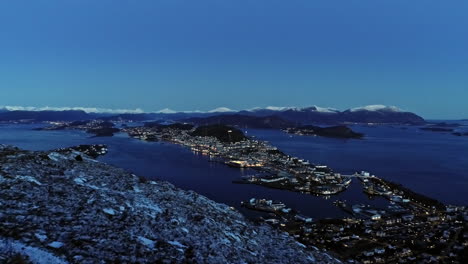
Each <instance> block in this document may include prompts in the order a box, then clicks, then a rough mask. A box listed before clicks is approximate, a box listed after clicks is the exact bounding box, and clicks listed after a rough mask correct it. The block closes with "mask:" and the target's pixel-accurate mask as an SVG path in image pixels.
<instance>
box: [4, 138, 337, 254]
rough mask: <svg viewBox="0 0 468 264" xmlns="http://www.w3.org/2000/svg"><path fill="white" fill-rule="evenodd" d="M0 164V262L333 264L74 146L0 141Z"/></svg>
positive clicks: (216, 207) (224, 210)
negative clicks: (41, 148) (37, 147)
mask: <svg viewBox="0 0 468 264" xmlns="http://www.w3.org/2000/svg"><path fill="white" fill-rule="evenodd" d="M78 156H79V157H78ZM0 165H1V166H0V184H1V186H2V188H0V263H3V262H5V261H8V260H11V259H10V258H13V257H14V256H17V253H19V254H20V257H21V258H23V259H29V261H32V262H33V263H336V261H335V260H333V259H329V258H328V257H327V255H326V254H324V253H322V252H320V251H317V250H314V249H310V250H306V249H304V248H303V245H301V244H298V243H297V242H296V241H295V240H294V239H293V238H291V237H290V236H288V235H287V234H285V233H282V232H279V231H276V230H274V229H272V228H271V227H269V226H266V225H254V224H252V223H250V222H249V221H247V220H246V219H245V218H244V217H243V216H242V215H241V214H240V213H239V212H238V211H236V210H233V209H230V208H229V207H228V206H226V205H223V204H218V203H216V202H213V201H211V200H209V199H208V198H206V197H204V196H201V195H199V194H197V193H195V192H193V191H183V190H180V189H177V188H175V187H174V186H173V185H171V184H169V183H167V182H160V181H157V182H156V181H147V180H145V179H142V178H139V177H137V176H135V175H133V174H130V173H128V172H125V171H124V170H122V169H118V168H115V167H112V166H109V165H106V164H104V163H101V162H97V161H95V160H92V159H90V158H87V157H86V156H85V155H84V154H81V153H79V152H76V151H75V150H70V151H69V150H67V149H65V150H60V151H52V152H29V151H23V150H20V149H17V148H13V147H8V146H1V145H0ZM41 258H42V259H41Z"/></svg>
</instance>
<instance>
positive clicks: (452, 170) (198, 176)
mask: <svg viewBox="0 0 468 264" xmlns="http://www.w3.org/2000/svg"><path fill="white" fill-rule="evenodd" d="M37 126H38V125H0V143H2V144H12V145H16V146H18V147H21V148H25V149H31V150H48V149H53V148H59V147H66V146H72V145H77V144H97V143H102V144H107V145H108V146H109V153H108V154H107V155H106V156H104V157H102V158H101V159H100V160H102V161H104V162H107V163H110V164H113V165H116V166H119V167H123V168H125V169H127V170H129V171H132V172H133V173H135V174H137V175H142V176H145V177H147V178H150V179H162V180H167V181H169V182H171V183H173V184H174V185H176V186H178V187H180V188H183V189H190V190H195V191H196V192H198V193H201V194H203V195H205V196H207V197H209V198H211V199H213V200H215V201H218V202H222V203H226V204H228V205H231V206H236V207H238V206H239V203H240V201H242V200H247V199H250V198H251V197H259V198H268V199H277V200H281V201H283V202H285V203H287V204H288V205H289V206H291V207H293V208H295V209H298V210H300V211H301V212H302V213H304V214H307V215H310V216H313V217H317V218H324V217H340V216H345V215H346V214H345V213H343V212H342V211H341V210H340V209H338V208H337V207H335V206H334V205H333V204H332V201H334V200H336V199H338V198H339V199H346V200H347V201H349V202H352V203H355V202H366V203H370V204H374V205H377V206H384V205H385V204H386V201H385V200H383V199H381V198H378V199H376V200H373V201H369V200H368V199H367V197H366V196H365V195H364V194H363V193H362V188H361V186H360V184H359V182H358V181H355V182H353V184H352V186H351V187H350V188H349V190H348V191H346V192H343V193H341V194H339V195H337V196H332V198H331V199H328V200H326V199H325V198H323V197H315V196H311V195H306V194H300V193H294V192H288V191H281V190H274V189H268V188H264V187H260V186H255V185H245V184H241V185H240V184H233V183H232V181H233V180H236V179H239V177H240V176H242V175H247V174H251V173H253V172H252V171H249V170H240V169H236V168H230V167H227V166H225V165H223V164H218V163H214V162H209V158H208V157H206V156H201V155H197V154H194V153H192V152H191V151H190V150H188V149H186V148H184V147H181V146H178V145H173V144H170V143H161V142H144V141H140V140H136V139H132V138H129V137H127V136H126V135H124V134H118V135H117V136H115V137H112V138H93V137H89V135H87V134H85V133H83V132H81V131H33V130H31V129H32V128H34V127H37ZM355 130H357V131H360V132H364V133H365V134H366V135H367V137H366V138H365V139H364V140H339V139H328V138H319V137H301V136H292V137H291V136H290V135H287V134H285V133H283V132H281V131H271V130H249V131H248V135H255V136H257V137H258V138H261V139H264V140H267V141H270V142H271V144H273V145H275V146H278V147H279V148H280V149H282V150H283V151H285V152H287V153H288V154H292V155H296V156H298V157H301V158H305V159H308V160H310V161H311V162H314V163H322V164H327V165H329V166H331V167H332V168H334V169H335V171H337V172H343V173H351V172H354V171H359V170H368V171H371V172H372V173H374V174H376V175H378V176H381V177H384V178H387V179H390V180H393V181H396V182H400V183H402V184H404V185H406V186H408V187H410V188H413V189H414V190H416V191H418V192H421V193H423V194H426V195H429V196H431V197H434V198H437V199H440V200H441V201H444V202H447V203H452V204H462V205H464V204H468V197H467V196H466V195H465V192H466V190H468V188H467V187H468V176H467V170H468V155H467V154H468V137H465V138H463V137H456V136H453V135H450V134H439V133H434V132H428V131H420V130H419V129H417V128H413V127H410V128H407V129H402V128H400V127H377V128H369V127H355ZM244 212H246V211H244Z"/></svg>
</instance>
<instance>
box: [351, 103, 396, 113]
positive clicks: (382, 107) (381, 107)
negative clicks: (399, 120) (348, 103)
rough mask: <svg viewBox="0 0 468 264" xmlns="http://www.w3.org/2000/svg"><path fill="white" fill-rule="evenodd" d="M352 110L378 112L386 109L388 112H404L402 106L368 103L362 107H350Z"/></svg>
mask: <svg viewBox="0 0 468 264" xmlns="http://www.w3.org/2000/svg"><path fill="white" fill-rule="evenodd" d="M349 110H350V111H351V112H358V111H370V112H376V111H377V112H378V111H381V112H382V111H386V112H404V111H403V110H401V109H400V108H398V107H396V106H386V105H368V106H362V107H356V108H351V109H349Z"/></svg>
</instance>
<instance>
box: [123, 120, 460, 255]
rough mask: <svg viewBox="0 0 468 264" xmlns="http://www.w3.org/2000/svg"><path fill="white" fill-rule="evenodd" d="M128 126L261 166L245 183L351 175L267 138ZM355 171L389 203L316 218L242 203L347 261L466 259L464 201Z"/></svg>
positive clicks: (326, 189) (318, 181) (322, 185)
mask: <svg viewBox="0 0 468 264" xmlns="http://www.w3.org/2000/svg"><path fill="white" fill-rule="evenodd" d="M127 130H129V131H128V132H129V134H130V135H132V136H134V137H138V138H142V136H143V137H150V138H151V137H152V138H157V139H161V140H166V141H171V142H173V143H176V144H181V145H184V146H187V147H189V148H191V149H192V150H193V151H195V152H199V153H202V154H204V155H210V156H212V157H215V158H217V159H219V161H221V162H225V163H226V164H227V165H230V166H234V167H239V168H255V169H257V170H259V171H260V172H261V173H260V174H257V175H253V176H248V177H246V178H244V179H242V181H240V182H242V183H252V184H258V185H262V186H266V187H272V188H280V189H287V190H291V191H299V192H303V193H310V194H316V195H332V194H336V193H338V192H341V191H343V190H346V188H347V187H348V186H349V184H350V183H351V177H350V176H344V175H341V174H339V173H335V172H333V170H331V169H330V168H328V167H327V166H320V165H313V164H310V163H309V162H308V161H306V160H302V159H299V158H296V157H291V156H289V155H286V154H284V153H282V152H281V151H279V150H278V149H277V148H275V147H273V146H270V145H269V144H268V143H266V142H263V141H258V140H254V139H247V140H244V141H241V142H237V143H224V142H220V141H219V140H217V139H216V138H214V137H199V136H192V135H190V131H188V130H180V129H172V128H164V129H160V128H158V129H154V128H145V127H136V128H127ZM353 176H354V177H356V178H358V179H360V180H361V183H362V185H363V190H364V192H365V193H367V194H368V195H369V196H380V197H383V198H385V199H387V200H388V206H387V207H385V208H376V207H373V206H369V205H363V204H355V205H347V204H346V203H345V202H339V203H337V205H338V206H340V207H341V208H342V209H343V210H345V211H346V212H348V213H349V217H347V218H344V219H321V220H313V219H311V218H309V217H307V216H303V215H301V214H299V213H298V212H295V211H294V210H293V209H291V208H288V207H286V205H285V204H283V203H281V202H276V201H272V200H265V199H255V198H252V199H251V200H249V201H246V202H243V205H244V206H245V207H247V208H249V209H253V210H258V211H263V212H265V213H266V216H265V217H263V220H264V221H265V222H266V223H269V224H271V225H274V226H277V227H278V228H280V229H282V230H284V231H286V232H288V233H289V234H291V235H293V236H294V237H295V238H296V239H297V240H298V241H299V242H300V243H302V244H304V245H306V246H307V247H310V248H313V247H315V246H317V247H321V248H324V249H327V250H329V251H330V252H332V253H330V254H335V255H336V256H339V257H340V258H341V259H343V260H346V261H347V262H349V263H462V260H461V259H462V258H461V256H462V255H463V254H466V248H467V247H468V242H467V238H468V229H467V225H466V223H467V220H468V210H466V208H464V207H454V206H447V207H446V206H442V205H441V204H440V203H438V202H437V201H434V200H432V199H430V198H427V197H422V196H420V195H417V194H415V193H413V192H411V191H410V190H408V189H405V188H403V187H401V186H400V187H399V186H397V185H395V184H392V183H390V182H387V181H385V180H383V179H380V178H378V177H376V176H373V175H370V174H369V173H368V172H361V173H360V174H356V175H353ZM463 252H465V253H463Z"/></svg>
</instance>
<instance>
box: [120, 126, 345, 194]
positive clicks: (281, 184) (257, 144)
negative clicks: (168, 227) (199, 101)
mask: <svg viewBox="0 0 468 264" xmlns="http://www.w3.org/2000/svg"><path fill="white" fill-rule="evenodd" d="M123 131H124V132H127V133H129V135H130V136H132V137H135V138H139V139H146V140H148V139H156V140H166V141H170V142H173V143H176V144H180V145H184V146H187V147H189V148H191V150H193V151H195V152H199V153H202V154H205V155H210V156H212V157H218V158H219V160H220V161H222V162H225V163H226V164H227V165H229V166H233V167H239V168H255V169H258V170H260V171H262V172H264V173H263V174H262V176H258V175H257V176H252V177H250V178H248V179H244V180H243V182H244V183H252V184H259V185H263V186H266V187H272V188H280V189H288V190H291V191H298V192H304V193H311V194H316V195H332V194H336V193H338V192H341V191H344V190H346V189H347V187H348V186H349V184H350V183H351V179H350V178H348V177H344V176H342V175H341V174H339V173H335V172H333V171H332V170H331V169H330V168H328V167H327V166H320V165H312V164H310V163H309V162H308V161H306V160H303V159H299V158H297V157H292V156H289V155H286V154H284V153H282V152H281V151H279V150H278V149H277V148H276V147H273V146H271V145H269V144H268V143H266V142H264V141H259V140H254V139H247V140H244V141H240V142H235V143H230V142H221V141H219V140H218V139H217V138H215V137H201V136H191V135H190V130H181V129H177V128H170V127H166V128H161V127H132V128H126V129H124V130H123Z"/></svg>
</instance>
